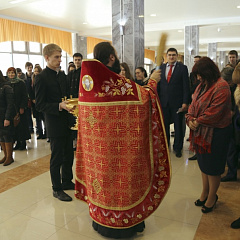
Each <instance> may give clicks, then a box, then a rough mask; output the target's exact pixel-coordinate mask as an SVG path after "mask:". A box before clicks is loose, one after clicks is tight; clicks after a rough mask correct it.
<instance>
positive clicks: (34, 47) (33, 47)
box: [29, 42, 41, 54]
mask: <svg viewBox="0 0 240 240" xmlns="http://www.w3.org/2000/svg"><path fill="white" fill-rule="evenodd" d="M29 52H30V53H39V54H41V45H40V43H38V42H29Z"/></svg>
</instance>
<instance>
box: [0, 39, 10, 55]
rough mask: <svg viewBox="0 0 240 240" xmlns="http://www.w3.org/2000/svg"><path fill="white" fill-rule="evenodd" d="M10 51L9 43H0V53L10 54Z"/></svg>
mask: <svg viewBox="0 0 240 240" xmlns="http://www.w3.org/2000/svg"><path fill="white" fill-rule="evenodd" d="M11 51H12V46H11V42H10V41H9V42H1V43H0V52H11Z"/></svg>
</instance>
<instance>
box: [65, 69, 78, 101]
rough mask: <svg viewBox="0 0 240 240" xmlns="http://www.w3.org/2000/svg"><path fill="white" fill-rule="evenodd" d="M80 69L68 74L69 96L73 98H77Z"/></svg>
mask: <svg viewBox="0 0 240 240" xmlns="http://www.w3.org/2000/svg"><path fill="white" fill-rule="evenodd" d="M80 75H81V68H78V69H75V70H73V71H71V72H69V73H68V76H67V80H68V85H69V91H70V92H69V94H70V95H72V97H73V98H78V92H79V82H80Z"/></svg>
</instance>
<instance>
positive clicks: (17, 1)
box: [9, 0, 26, 4]
mask: <svg viewBox="0 0 240 240" xmlns="http://www.w3.org/2000/svg"><path fill="white" fill-rule="evenodd" d="M25 1H26V0H13V1H10V2H9V3H11V4H16V3H20V2H25Z"/></svg>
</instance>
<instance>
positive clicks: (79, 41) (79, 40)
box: [72, 33, 87, 58]
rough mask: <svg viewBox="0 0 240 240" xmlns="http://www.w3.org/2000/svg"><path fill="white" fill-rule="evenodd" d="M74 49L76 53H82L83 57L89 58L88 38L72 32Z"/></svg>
mask: <svg viewBox="0 0 240 240" xmlns="http://www.w3.org/2000/svg"><path fill="white" fill-rule="evenodd" d="M72 49H73V54H74V53H77V52H78V53H81V54H82V55H83V58H87V38H86V37H82V36H79V35H78V34H77V33H72Z"/></svg>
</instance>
